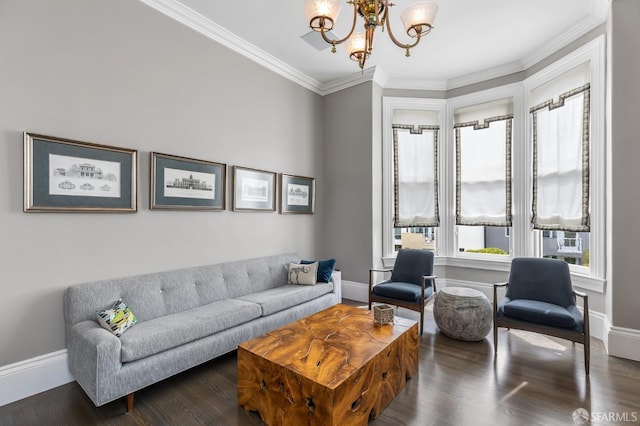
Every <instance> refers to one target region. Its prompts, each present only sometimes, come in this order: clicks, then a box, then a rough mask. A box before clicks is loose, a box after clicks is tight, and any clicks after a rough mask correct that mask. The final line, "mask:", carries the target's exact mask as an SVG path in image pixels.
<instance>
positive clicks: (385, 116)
mask: <svg viewBox="0 0 640 426" xmlns="http://www.w3.org/2000/svg"><path fill="white" fill-rule="evenodd" d="M445 105H446V99H420V98H401V97H389V96H383V98H382V200H383V202H382V205H383V208H382V258H383V263H384V264H385V265H388V264H389V262H391V263H393V260H394V259H395V253H396V252H395V251H394V238H393V229H394V226H393V215H394V211H393V205H394V203H393V197H394V192H393V173H394V171H393V128H392V124H393V123H392V121H393V111H394V110H397V109H409V110H416V111H437V112H438V118H439V123H438V125H439V126H440V136H439V137H438V144H439V147H438V150H440V149H441V147H442V140H443V137H442V135H443V130H444V126H443V125H444V123H446V121H445V120H444V119H445V117H444V114H445V112H446V109H445ZM441 166H442V156H439V158H438V170H440V169H441ZM438 179H440V176H438ZM438 192H439V194H438V195H439V197H441V196H442V193H443V192H442V189H441V188H438ZM439 205H440V206H442V198H440V200H439ZM440 210H442V207H440ZM440 216H441V217H440V226H442V213H441V214H440ZM438 238H440V230H438ZM436 244H438V245H436V247H435V250H434V252H435V254H436V255H437V254H438V252H439V241H438V242H437V243H436Z"/></svg>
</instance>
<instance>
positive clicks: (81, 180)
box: [23, 132, 138, 213]
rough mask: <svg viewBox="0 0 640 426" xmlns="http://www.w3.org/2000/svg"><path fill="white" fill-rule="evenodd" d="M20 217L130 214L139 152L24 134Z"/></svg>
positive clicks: (134, 200)
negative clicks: (53, 214) (37, 214)
mask: <svg viewBox="0 0 640 426" xmlns="http://www.w3.org/2000/svg"><path fill="white" fill-rule="evenodd" d="M23 137H24V212H92V213H133V212H136V211H137V210H138V201H137V199H138V195H137V181H138V179H137V163H138V151H137V150H135V149H128V148H119V147H115V146H108V145H101V144H96V143H91V142H82V141H76V140H71V139H64V138H58V137H54V136H44V135H39V134H35V133H29V132H24V133H23Z"/></svg>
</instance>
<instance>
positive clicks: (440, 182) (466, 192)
mask: <svg viewBox="0 0 640 426" xmlns="http://www.w3.org/2000/svg"><path fill="white" fill-rule="evenodd" d="M604 51H605V45H604V38H603V37H598V38H596V39H594V40H592V41H591V42H589V43H587V44H585V45H584V46H582V47H581V48H578V49H576V50H575V51H574V52H572V53H571V54H569V55H567V56H566V57H564V58H562V59H560V60H558V61H556V62H555V63H553V64H551V65H549V66H547V67H545V68H543V69H542V70H540V71H538V72H536V73H535V74H533V75H531V76H529V77H527V78H526V79H524V80H523V81H522V82H519V83H513V84H510V85H506V86H501V87H496V88H492V89H488V90H483V91H481V92H474V93H470V94H467V95H462V96H458V97H455V98H450V99H446V100H443V99H420V98H387V97H385V98H383V200H384V206H383V208H384V210H383V224H382V232H383V234H382V235H383V252H382V257H383V260H384V264H385V265H386V266H390V265H391V264H392V263H393V258H394V256H395V251H397V250H398V249H399V248H401V247H412V248H423V249H433V250H435V251H436V255H437V258H436V262H437V264H438V263H439V264H440V265H445V266H448V265H451V266H454V267H470V268H476V269H478V268H479V269H487V270H496V271H505V270H508V263H507V262H508V261H509V259H510V258H512V257H517V256H533V257H549V258H556V259H561V260H563V261H566V262H567V263H569V264H570V269H571V271H572V274H573V277H572V280H573V282H574V283H575V284H576V285H578V286H579V287H581V288H585V289H590V290H593V291H599V292H602V291H603V289H604V277H605V217H604V216H605V199H604V198H605V174H606V173H605V131H604V121H605V120H604V116H605V96H604V93H605V91H604V88H605V84H604V81H605V80H604V74H605V73H604V66H605V62H604ZM505 265H506V266H505Z"/></svg>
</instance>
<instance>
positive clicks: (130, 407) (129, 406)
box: [127, 392, 134, 413]
mask: <svg viewBox="0 0 640 426" xmlns="http://www.w3.org/2000/svg"><path fill="white" fill-rule="evenodd" d="M133 394H134V393H133V392H131V393H130V394H129V395H127V413H130V412H131V411H133Z"/></svg>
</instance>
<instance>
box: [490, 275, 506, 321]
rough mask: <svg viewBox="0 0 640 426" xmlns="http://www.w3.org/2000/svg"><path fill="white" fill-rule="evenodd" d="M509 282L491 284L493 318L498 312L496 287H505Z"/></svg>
mask: <svg viewBox="0 0 640 426" xmlns="http://www.w3.org/2000/svg"><path fill="white" fill-rule="evenodd" d="M508 285H509V283H496V284H494V285H493V319H494V321H495V318H496V315H497V313H498V287H507V286H508Z"/></svg>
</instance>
